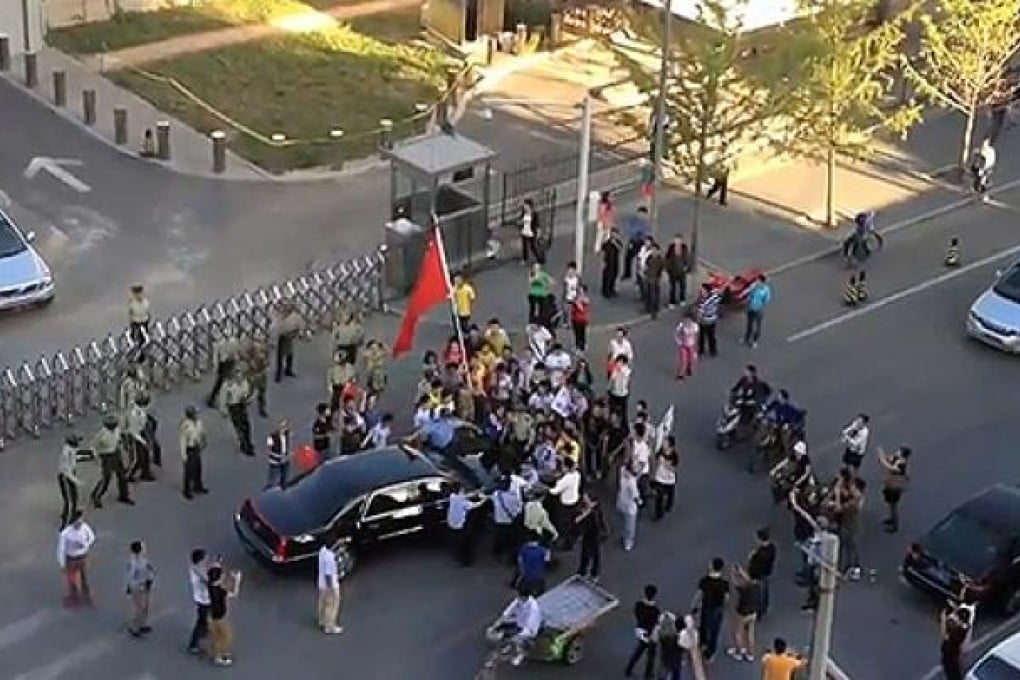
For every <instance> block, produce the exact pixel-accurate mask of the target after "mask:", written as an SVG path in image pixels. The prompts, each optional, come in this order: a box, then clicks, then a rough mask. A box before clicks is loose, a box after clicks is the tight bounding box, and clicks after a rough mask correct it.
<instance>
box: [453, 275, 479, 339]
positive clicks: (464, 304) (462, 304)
mask: <svg viewBox="0 0 1020 680" xmlns="http://www.w3.org/2000/svg"><path fill="white" fill-rule="evenodd" d="M476 297H477V296H476V294H475V288H474V286H472V285H471V284H470V283H468V282H467V281H466V280H464V275H463V274H457V275H456V276H455V277H453V306H454V307H455V308H456V310H457V321H458V322H459V323H460V330H461V332H463V333H467V332H468V328H470V327H471V308H472V307H474V305H475V298H476Z"/></svg>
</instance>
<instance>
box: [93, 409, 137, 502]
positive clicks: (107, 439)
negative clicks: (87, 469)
mask: <svg viewBox="0 0 1020 680" xmlns="http://www.w3.org/2000/svg"><path fill="white" fill-rule="evenodd" d="M117 425H118V423H117V416H115V415H113V414H112V413H111V414H108V415H106V416H104V417H103V426H102V427H101V428H100V429H99V432H97V433H96V435H95V436H94V437H93V438H92V443H91V446H90V448H91V449H92V450H93V451H95V453H96V456H98V457H99V466H100V469H101V470H102V476H101V477H100V478H99V481H98V482H97V483H96V485H95V487H93V488H92V494H91V496H92V505H94V506H95V507H97V508H101V507H103V496H105V495H106V490H107V489H108V488H109V487H110V477H112V476H113V475H116V476H117V500H118V501H119V502H121V503H126V504H127V505H134V504H135V502H134V501H133V500H131V497H130V493H129V491H128V482H127V474H126V473H125V471H124V461H123V460H122V459H121V451H120V446H121V431H120V428H119V427H118V426H117Z"/></svg>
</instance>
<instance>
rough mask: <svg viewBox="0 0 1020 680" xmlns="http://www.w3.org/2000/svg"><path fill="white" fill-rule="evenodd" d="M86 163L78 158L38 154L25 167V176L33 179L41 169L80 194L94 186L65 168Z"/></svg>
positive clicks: (85, 192) (76, 166)
mask: <svg viewBox="0 0 1020 680" xmlns="http://www.w3.org/2000/svg"><path fill="white" fill-rule="evenodd" d="M82 165H84V164H83V163H82V162H81V161H80V160H78V159H77V158H49V157H47V156H36V157H35V158H33V159H32V160H31V161H29V163H28V167H26V168H25V173H24V175H25V178H26V179H33V178H34V177H35V176H36V175H38V174H39V172H40V171H43V172H47V173H49V174H50V175H52V176H53V178H54V179H56V180H57V181H59V182H63V183H64V184H66V185H67V186H69V187H70V188H72V189H74V190H75V191H77V192H78V193H79V194H87V193H88V192H90V191H92V187H90V186H89V185H88V184H85V182H82V181H81V180H80V179H78V178H77V177H75V176H74V174H73V173H71V171H69V170H65V169H64V168H78V167H81V166H82Z"/></svg>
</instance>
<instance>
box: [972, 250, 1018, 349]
mask: <svg viewBox="0 0 1020 680" xmlns="http://www.w3.org/2000/svg"><path fill="white" fill-rule="evenodd" d="M996 277H997V278H996V280H995V283H993V284H992V285H991V287H990V288H989V289H988V290H986V291H985V292H983V293H981V295H980V296H979V297H978V299H977V300H975V301H974V304H972V305H971V306H970V312H969V313H968V314H967V334H968V335H970V336H971V337H972V338H976V339H978V340H980V341H981V342H983V343H985V344H986V345H991V346H992V347H995V348H996V349H1001V350H1002V351H1004V352H1010V353H1013V354H1017V353H1020V262H1014V263H1013V264H1011V265H1010V266H1009V267H1007V268H1006V269H1004V270H1002V271H1000V272H998V273H997V274H996Z"/></svg>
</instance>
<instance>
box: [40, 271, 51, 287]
mask: <svg viewBox="0 0 1020 680" xmlns="http://www.w3.org/2000/svg"><path fill="white" fill-rule="evenodd" d="M42 285H44V286H52V285H53V276H52V275H51V274H47V275H46V276H44V277H43V278H42Z"/></svg>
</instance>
